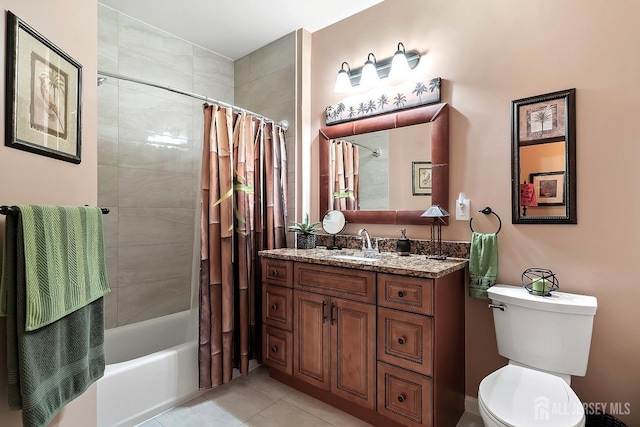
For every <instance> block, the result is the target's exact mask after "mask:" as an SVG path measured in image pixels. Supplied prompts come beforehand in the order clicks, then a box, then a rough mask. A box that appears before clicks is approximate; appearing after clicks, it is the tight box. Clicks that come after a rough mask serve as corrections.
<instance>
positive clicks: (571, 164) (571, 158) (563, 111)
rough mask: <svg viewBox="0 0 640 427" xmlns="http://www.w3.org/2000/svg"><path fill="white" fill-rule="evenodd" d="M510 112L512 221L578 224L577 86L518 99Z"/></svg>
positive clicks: (515, 222)
mask: <svg viewBox="0 0 640 427" xmlns="http://www.w3.org/2000/svg"><path fill="white" fill-rule="evenodd" d="M511 114H512V148H511V155H512V163H511V185H512V222H513V223H514V224H527V223H529V224H576V223H577V212H576V171H575V169H576V141H575V126H576V124H575V89H568V90H564V91H559V92H554V93H549V94H545V95H540V96H533V97H529V98H524V99H519V100H516V101H512V103H511Z"/></svg>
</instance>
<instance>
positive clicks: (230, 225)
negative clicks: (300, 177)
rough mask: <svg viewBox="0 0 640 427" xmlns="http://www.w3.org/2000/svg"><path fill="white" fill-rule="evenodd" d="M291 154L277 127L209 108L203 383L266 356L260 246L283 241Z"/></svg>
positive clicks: (202, 287) (203, 235) (203, 265)
mask: <svg viewBox="0 0 640 427" xmlns="http://www.w3.org/2000/svg"><path fill="white" fill-rule="evenodd" d="M286 180H287V158H286V149H285V138H284V131H283V130H282V128H281V127H280V126H277V125H273V124H265V122H264V121H263V120H259V119H257V118H255V117H251V116H247V115H246V113H244V112H243V113H235V112H233V110H231V109H229V108H222V107H220V106H217V105H213V106H209V105H205V107H204V144H203V158H202V209H201V226H200V227H201V248H200V342H199V367H200V368H199V369H200V387H201V388H210V387H213V386H216V385H220V384H223V383H226V382H228V381H230V380H231V378H232V373H233V368H234V367H235V368H239V369H240V372H241V374H242V375H246V374H247V373H248V371H249V360H250V359H254V358H255V359H258V361H260V359H261V333H260V332H261V325H260V321H261V306H260V301H261V299H260V283H261V279H260V272H261V269H260V261H259V259H258V256H257V253H258V251H260V250H262V249H275V248H281V247H285V246H286V228H285V225H286V211H287V207H286V194H287V187H286Z"/></svg>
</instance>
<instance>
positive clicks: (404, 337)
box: [378, 307, 433, 376]
mask: <svg viewBox="0 0 640 427" xmlns="http://www.w3.org/2000/svg"><path fill="white" fill-rule="evenodd" d="M432 340H433V318H431V317H428V316H421V315H419V314H413V313H406V312H403V311H398V310H390V309H388V308H382V307H379V308H378V360H380V361H383V362H386V363H390V364H392V365H396V366H399V367H401V368H405V369H409V370H411V371H415V372H418V373H420V374H423V375H429V376H431V375H432V374H433V345H432V342H433V341H432Z"/></svg>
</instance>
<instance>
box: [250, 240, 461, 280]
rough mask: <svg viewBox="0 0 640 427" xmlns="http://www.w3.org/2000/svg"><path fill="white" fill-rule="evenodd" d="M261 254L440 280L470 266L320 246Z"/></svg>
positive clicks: (458, 261) (453, 260)
mask: <svg viewBox="0 0 640 427" xmlns="http://www.w3.org/2000/svg"><path fill="white" fill-rule="evenodd" d="M258 254H259V255H260V256H261V257H263V258H274V259H282V260H288V261H301V262H308V263H312V264H322V265H331V266H334V267H347V268H358V269H360V270H369V271H375V272H379V273H391V274H402V275H405V276H413V277H424V278H431V279H437V278H439V277H443V276H446V275H447V274H449V273H453V272H454V271H457V270H461V269H463V268H465V267H466V266H467V262H468V260H466V259H464V258H447V259H446V260H434V259H427V257H426V256H425V255H409V256H399V255H398V254H397V253H395V252H380V253H372V254H363V252H362V251H357V250H351V249H346V250H345V249H343V250H327V249H326V248H323V247H317V248H316V249H269V250H264V251H260V252H259V253H258ZM341 256H342V257H345V256H346V257H355V259H354V258H351V259H349V258H338V257H341ZM369 257H371V258H369ZM363 258H367V259H366V260H365V259H363Z"/></svg>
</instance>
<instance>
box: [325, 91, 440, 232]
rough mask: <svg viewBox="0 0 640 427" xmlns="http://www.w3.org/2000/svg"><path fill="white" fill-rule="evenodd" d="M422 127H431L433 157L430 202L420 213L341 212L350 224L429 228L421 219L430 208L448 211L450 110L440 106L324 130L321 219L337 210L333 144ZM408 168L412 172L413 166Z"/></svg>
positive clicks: (409, 183) (431, 159)
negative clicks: (414, 126) (416, 126)
mask: <svg viewBox="0 0 640 427" xmlns="http://www.w3.org/2000/svg"><path fill="white" fill-rule="evenodd" d="M423 123H429V124H430V126H429V127H428V129H429V130H430V133H429V135H426V136H427V137H430V140H431V150H430V153H428V154H430V157H431V158H430V161H431V200H430V201H428V200H427V199H425V203H424V207H422V208H421V209H409V210H402V209H397V210H394V209H392V208H391V209H388V210H375V209H374V210H358V209H350V210H342V212H343V214H344V216H345V218H346V220H347V221H348V222H350V223H356V224H430V223H431V220H430V218H421V217H420V215H421V214H422V213H423V212H424V211H425V210H427V209H428V208H429V206H431V205H432V204H434V205H435V204H437V205H440V206H441V207H443V208H444V209H446V210H449V106H448V104H446V103H441V104H433V105H427V106H423V107H418V108H413V109H409V110H404V111H398V112H394V113H389V114H384V115H379V116H375V117H370V118H365V119H361V120H355V121H351V122H347V123H341V124H338V125H333V126H326V127H323V128H321V129H320V132H319V137H318V139H319V144H320V146H319V149H320V159H319V161H320V166H319V171H320V205H319V206H320V212H319V217H320V218H322V216H323V215H324V213H325V212H327V211H328V210H331V209H334V207H333V198H334V195H333V194H331V193H332V192H331V191H330V185H329V182H330V177H331V171H330V160H331V150H330V143H331V141H332V140H334V139H338V138H348V137H352V136H355V135H362V134H367V133H371V132H377V131H383V130H387V129H397V128H404V127H408V126H413V125H420V124H423ZM427 132H428V131H427ZM396 148H397V147H396ZM389 149H390V150H392V149H394V147H393V146H390V147H389ZM414 160H419V159H414ZM406 167H407V169H410V168H412V164H411V162H409V164H408V165H406ZM404 185H406V186H407V189H408V191H409V192H411V186H412V182H411V181H409V182H406V183H404V184H403V187H404Z"/></svg>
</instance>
